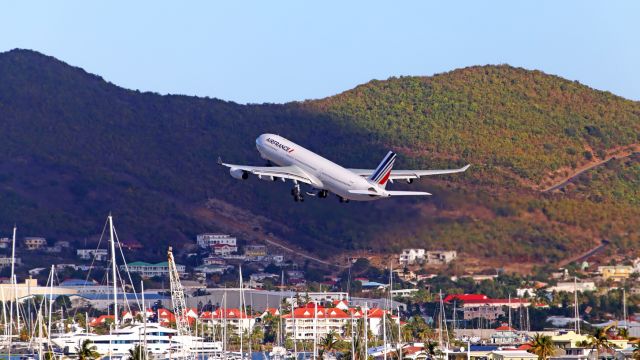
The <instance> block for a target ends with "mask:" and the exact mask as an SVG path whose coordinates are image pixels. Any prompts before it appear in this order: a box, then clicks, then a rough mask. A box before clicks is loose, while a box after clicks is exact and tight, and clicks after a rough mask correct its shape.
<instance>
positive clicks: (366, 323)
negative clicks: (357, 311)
mask: <svg viewBox="0 0 640 360" xmlns="http://www.w3.org/2000/svg"><path fill="white" fill-rule="evenodd" d="M363 312H364V325H363V326H364V359H367V358H368V355H369V316H368V315H369V305H367V303H366V302H365V303H364V309H363Z"/></svg>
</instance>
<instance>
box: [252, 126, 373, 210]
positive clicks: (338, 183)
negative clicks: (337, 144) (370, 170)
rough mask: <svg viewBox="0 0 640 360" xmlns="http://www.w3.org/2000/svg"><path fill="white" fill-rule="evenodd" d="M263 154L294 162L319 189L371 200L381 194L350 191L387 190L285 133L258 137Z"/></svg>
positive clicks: (281, 162)
mask: <svg viewBox="0 0 640 360" xmlns="http://www.w3.org/2000/svg"><path fill="white" fill-rule="evenodd" d="M256 148H257V149H258V152H259V153H260V156H262V158H264V159H265V160H269V161H271V162H273V163H274V164H277V165H279V166H291V165H295V166H297V167H299V168H300V169H302V171H304V172H305V173H306V174H307V175H308V176H309V178H310V179H311V181H312V185H313V186H314V187H315V188H317V189H322V190H328V191H329V192H332V193H334V194H336V195H338V196H340V197H342V198H344V199H349V200H357V201H369V200H376V199H378V198H380V197H376V196H370V195H361V194H353V193H349V190H372V189H375V190H377V191H380V192H384V189H381V188H380V187H379V186H378V185H377V184H375V183H372V182H370V181H369V180H368V179H366V178H364V177H362V176H360V175H357V174H356V173H354V172H352V171H350V170H348V169H345V168H344V167H342V166H340V165H338V164H336V163H334V162H332V161H330V160H327V159H325V158H324V157H322V156H320V155H318V154H316V153H314V152H312V151H309V150H307V149H305V148H304V147H302V146H300V145H298V144H296V143H294V142H292V141H289V140H287V139H285V138H283V137H282V136H279V135H274V134H262V135H260V136H258V138H257V139H256Z"/></svg>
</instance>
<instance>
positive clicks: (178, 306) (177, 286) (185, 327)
mask: <svg viewBox="0 0 640 360" xmlns="http://www.w3.org/2000/svg"><path fill="white" fill-rule="evenodd" d="M167 257H168V262H167V266H168V267H169V281H170V284H171V302H172V303H173V314H174V315H175V317H176V329H177V330H178V336H179V337H180V339H181V341H180V343H181V344H182V351H183V353H184V354H185V355H187V354H188V355H187V358H188V359H194V358H195V357H194V356H193V354H191V352H190V351H189V349H187V346H186V341H187V338H188V337H190V335H191V328H190V327H189V321H188V319H187V305H186V302H185V300H184V290H183V288H182V284H181V283H180V276H179V274H178V268H177V267H176V262H175V260H174V258H173V251H172V248H171V246H169V251H167Z"/></svg>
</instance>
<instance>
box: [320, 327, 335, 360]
mask: <svg viewBox="0 0 640 360" xmlns="http://www.w3.org/2000/svg"><path fill="white" fill-rule="evenodd" d="M337 343H338V337H337V336H336V333H335V332H334V331H331V332H329V333H328V334H327V335H325V337H323V338H322V339H320V346H322V349H321V350H320V353H319V354H318V355H319V356H320V357H321V358H322V356H323V355H324V353H325V352H330V351H331V350H333V349H334V347H335V346H336V344H337Z"/></svg>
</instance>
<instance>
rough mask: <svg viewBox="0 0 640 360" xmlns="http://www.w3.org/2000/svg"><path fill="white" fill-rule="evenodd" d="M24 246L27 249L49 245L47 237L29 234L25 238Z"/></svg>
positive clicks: (36, 248) (37, 248)
mask: <svg viewBox="0 0 640 360" xmlns="http://www.w3.org/2000/svg"><path fill="white" fill-rule="evenodd" d="M24 246H26V247H27V250H30V251H33V250H40V249H42V248H44V247H45V246H47V239H45V238H43V237H38V236H27V237H25V238H24Z"/></svg>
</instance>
